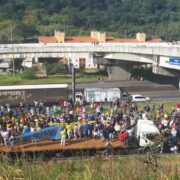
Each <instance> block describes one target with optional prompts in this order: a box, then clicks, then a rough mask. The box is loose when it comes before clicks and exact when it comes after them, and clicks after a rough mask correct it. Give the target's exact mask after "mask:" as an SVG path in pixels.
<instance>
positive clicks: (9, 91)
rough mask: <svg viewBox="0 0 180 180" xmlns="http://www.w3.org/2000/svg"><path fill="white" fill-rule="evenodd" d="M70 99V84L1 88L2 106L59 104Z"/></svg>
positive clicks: (0, 100) (0, 102)
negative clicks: (58, 102)
mask: <svg viewBox="0 0 180 180" xmlns="http://www.w3.org/2000/svg"><path fill="white" fill-rule="evenodd" d="M67 98H68V84H41V85H17V86H0V104H5V103H10V104H14V105H16V104H19V103H20V102H23V103H29V104H31V103H33V102H34V101H35V100H36V101H42V102H44V103H46V102H57V101H59V100H65V99H67Z"/></svg>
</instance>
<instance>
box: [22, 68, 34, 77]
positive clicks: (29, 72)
mask: <svg viewBox="0 0 180 180" xmlns="http://www.w3.org/2000/svg"><path fill="white" fill-rule="evenodd" d="M21 76H22V78H23V79H34V78H35V76H34V69H33V68H30V69H29V68H27V69H25V70H24V71H23V73H22V74H21Z"/></svg>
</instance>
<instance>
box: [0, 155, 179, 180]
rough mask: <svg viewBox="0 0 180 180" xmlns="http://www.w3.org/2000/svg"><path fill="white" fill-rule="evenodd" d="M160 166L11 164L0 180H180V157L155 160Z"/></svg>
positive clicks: (128, 161)
mask: <svg viewBox="0 0 180 180" xmlns="http://www.w3.org/2000/svg"><path fill="white" fill-rule="evenodd" d="M155 158H156V161H157V166H156V168H155V169H154V164H153V162H152V161H149V155H147V157H146V156H145V157H128V158H123V157H118V158H117V157H116V158H113V157H110V158H108V159H102V158H101V157H95V158H93V159H92V158H91V159H86V160H83V161H82V160H67V161H57V162H56V161H48V162H27V161H17V162H13V163H12V162H11V161H10V160H8V159H5V160H3V163H1V164H0V179H26V180H30V179H33V180H40V179H43V180H49V179H51V180H62V179H63V180H82V179H83V180H107V179H108V180H126V179H132V180H133V179H138V180H141V179H142V180H151V179H177V180H178V179H179V174H180V157H179V156H166V157H155Z"/></svg>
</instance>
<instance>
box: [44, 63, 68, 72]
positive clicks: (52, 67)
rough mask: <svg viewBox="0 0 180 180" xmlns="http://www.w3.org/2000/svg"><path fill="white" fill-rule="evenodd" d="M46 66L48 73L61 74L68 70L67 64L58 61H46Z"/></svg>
mask: <svg viewBox="0 0 180 180" xmlns="http://www.w3.org/2000/svg"><path fill="white" fill-rule="evenodd" d="M44 66H45V68H46V73H47V75H54V74H61V73H66V72H67V71H66V69H65V66H64V65H63V64H57V63H52V64H48V63H46V64H45V65H44Z"/></svg>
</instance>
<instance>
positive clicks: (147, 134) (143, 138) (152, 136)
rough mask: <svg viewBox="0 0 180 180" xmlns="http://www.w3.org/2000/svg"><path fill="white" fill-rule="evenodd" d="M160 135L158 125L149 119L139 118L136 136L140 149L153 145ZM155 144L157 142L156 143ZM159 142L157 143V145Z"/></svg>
mask: <svg viewBox="0 0 180 180" xmlns="http://www.w3.org/2000/svg"><path fill="white" fill-rule="evenodd" d="M159 137H160V131H159V129H158V127H157V126H156V125H155V124H154V122H153V121H151V120H144V119H139V120H138V121H137V125H136V138H137V139H138V143H139V146H140V148H141V149H143V150H145V149H147V148H148V147H150V146H152V145H155V143H157V139H159ZM156 145H157V144H156ZM159 145H160V144H158V146H159Z"/></svg>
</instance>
